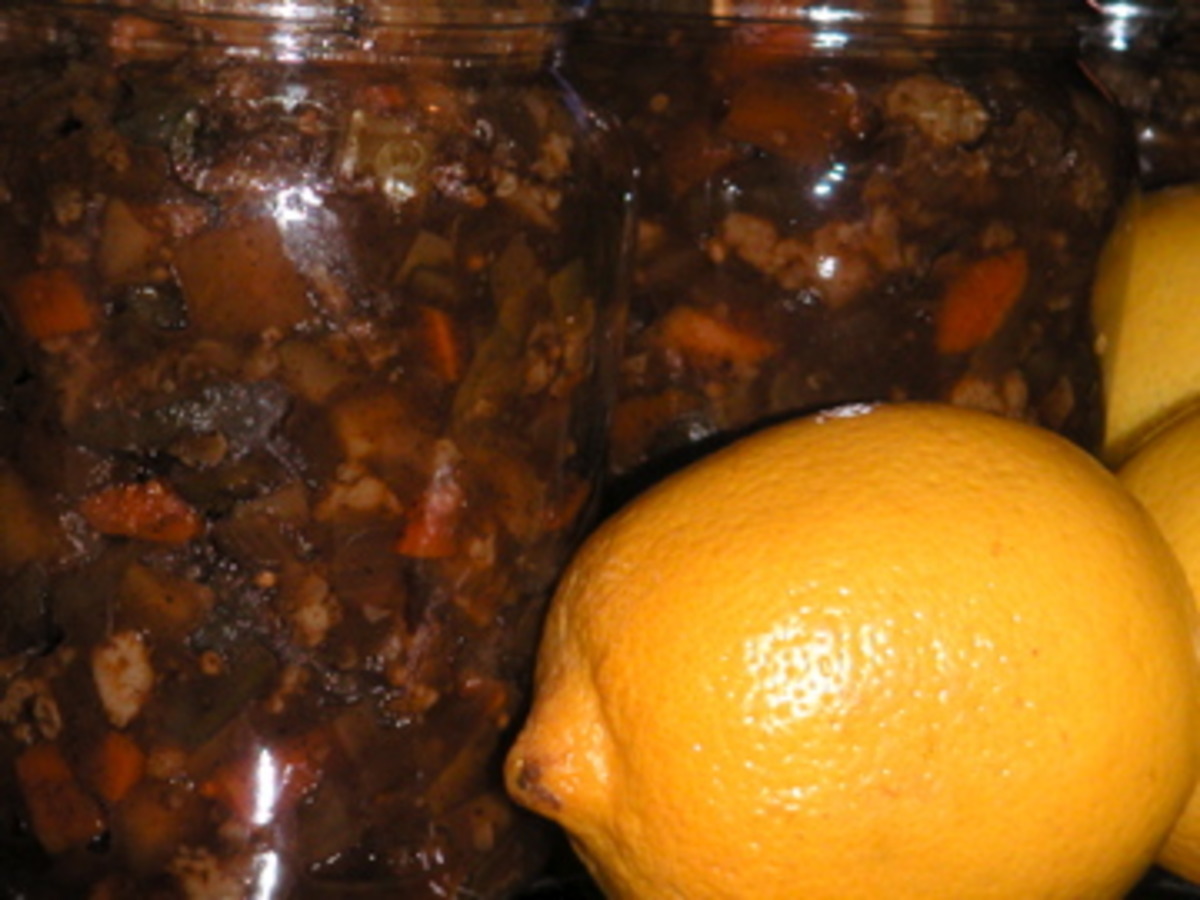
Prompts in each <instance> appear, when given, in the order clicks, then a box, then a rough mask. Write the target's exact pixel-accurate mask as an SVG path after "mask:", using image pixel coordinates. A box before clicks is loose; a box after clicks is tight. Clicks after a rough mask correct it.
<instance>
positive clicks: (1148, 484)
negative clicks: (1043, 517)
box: [1119, 410, 1200, 883]
mask: <svg viewBox="0 0 1200 900" xmlns="http://www.w3.org/2000/svg"><path fill="white" fill-rule="evenodd" d="M1119 476H1120V478H1121V481H1122V482H1124V483H1125V485H1126V486H1127V487H1128V488H1129V489H1130V490H1131V491H1132V492H1133V493H1134V495H1135V496H1137V497H1138V498H1139V499H1140V500H1141V501H1142V502H1143V503H1144V504H1145V505H1146V508H1147V509H1149V510H1150V512H1151V514H1152V515H1153V516H1154V518H1155V520H1156V521H1157V522H1158V524H1159V527H1160V528H1161V529H1162V532H1163V534H1164V535H1166V537H1167V540H1168V541H1169V542H1170V544H1171V546H1172V547H1173V548H1174V549H1175V553H1176V555H1177V556H1178V557H1179V560H1180V562H1181V563H1182V564H1183V569H1184V572H1185V573H1186V574H1187V577H1188V580H1189V582H1191V585H1192V587H1193V589H1194V590H1200V410H1197V411H1193V412H1190V413H1188V414H1186V415H1184V416H1182V417H1180V418H1179V419H1176V420H1175V421H1174V422H1172V424H1171V425H1170V426H1168V427H1167V428H1166V429H1165V430H1163V431H1160V432H1158V433H1156V434H1155V435H1153V436H1152V437H1151V438H1150V439H1149V440H1148V441H1147V442H1146V443H1145V444H1143V445H1142V446H1141V447H1140V448H1139V449H1138V451H1137V452H1136V453H1135V454H1134V455H1133V456H1132V457H1131V458H1130V459H1129V461H1128V462H1127V463H1126V464H1125V465H1124V466H1123V467H1122V468H1121V469H1120V472H1119ZM1160 861H1161V862H1162V864H1163V865H1164V866H1165V867H1166V868H1168V869H1171V870H1173V871H1174V872H1176V873H1177V874H1179V875H1182V876H1184V877H1185V878H1188V879H1190V880H1191V881H1194V882H1197V883H1200V791H1198V792H1197V793H1196V794H1195V795H1194V796H1193V797H1192V800H1191V802H1190V803H1189V804H1188V807H1187V810H1186V811H1185V812H1184V814H1183V815H1182V816H1181V817H1180V819H1179V821H1178V822H1177V823H1176V825H1175V828H1174V829H1173V830H1172V832H1171V835H1170V838H1169V839H1168V841H1167V844H1166V846H1165V847H1164V849H1163V852H1162V854H1161V855H1160Z"/></svg>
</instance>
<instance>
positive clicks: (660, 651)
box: [506, 404, 1198, 900]
mask: <svg viewBox="0 0 1200 900" xmlns="http://www.w3.org/2000/svg"><path fill="white" fill-rule="evenodd" d="M1193 627H1194V621H1193V611H1192V606H1191V596H1190V592H1189V589H1188V586H1187V583H1186V580H1185V577H1184V575H1183V572H1182V571H1181V569H1180V567H1179V563H1178V562H1177V561H1176V559H1175V558H1174V556H1173V555H1172V553H1171V551H1170V549H1169V548H1168V546H1167V544H1166V542H1165V540H1164V539H1163V537H1162V535H1161V534H1160V533H1159V531H1158V530H1157V529H1156V528H1155V526H1154V525H1153V523H1152V522H1151V520H1150V518H1149V516H1148V514H1147V513H1146V512H1145V510H1143V509H1142V507H1141V506H1140V505H1139V504H1138V503H1137V502H1136V501H1135V500H1134V499H1133V498H1132V497H1131V496H1130V494H1129V493H1128V492H1127V491H1125V490H1124V489H1123V488H1122V487H1121V486H1120V484H1119V483H1118V481H1117V480H1116V478H1115V476H1113V475H1112V474H1111V473H1110V472H1108V471H1107V470H1106V469H1105V468H1104V467H1103V466H1102V465H1100V464H1099V463H1098V462H1097V461H1095V460H1094V459H1093V458H1091V457H1089V456H1088V455H1086V454H1085V453H1084V452H1083V451H1081V450H1079V449H1077V448H1076V447H1074V446H1073V445H1071V444H1069V443H1068V442H1067V441H1065V440H1064V439H1062V438H1060V437H1057V436H1055V435H1053V434H1051V433H1050V432H1048V431H1044V430H1041V429H1037V428H1035V427H1033V426H1030V425H1025V424H1020V423H1017V422H1013V421H1008V420H1004V419H1001V418H999V417H995V416H992V415H989V414H987V413H982V412H972V411H968V410H964V409H957V408H954V407H950V406H948V405H947V406H941V405H933V404H930V405H924V404H913V405H904V404H901V405H895V406H877V407H869V408H868V407H856V408H847V409H841V410H837V411H831V412H830V413H829V414H825V415H820V416H816V417H811V418H806V419H802V420H796V421H792V422H789V423H787V424H782V425H775V426H772V427H770V428H769V429H766V430H764V431H761V432H759V433H758V434H756V435H754V436H751V437H748V438H745V439H743V440H742V441H740V442H739V443H736V444H734V445H732V446H731V447H729V448H726V449H724V450H721V451H718V452H716V453H714V454H712V455H711V456H708V457H705V458H704V459H702V460H701V461H699V462H697V463H695V464H693V465H692V466H690V467H689V468H687V469H684V470H682V471H680V472H679V473H677V474H675V475H673V476H671V477H669V478H668V479H666V480H664V481H663V482H661V483H659V484H658V485H657V486H655V487H654V488H652V489H650V490H649V491H648V492H647V493H644V494H642V495H640V496H639V497H638V498H637V499H635V500H633V501H632V502H631V503H630V504H628V505H627V506H626V507H625V508H623V509H622V510H621V511H619V512H618V513H616V514H615V515H614V516H613V517H611V518H610V519H609V520H607V521H606V522H605V523H603V524H602V525H601V526H600V527H599V528H598V529H597V530H596V531H595V532H593V534H592V535H591V536H590V538H589V539H588V540H587V541H586V542H585V544H584V546H583V547H582V548H581V550H580V552H579V553H578V554H577V556H576V557H575V559H574V560H573V562H572V563H571V565H570V566H569V567H568V571H567V572H566V574H565V576H564V579H563V581H562V583H561V585H560V588H559V590H558V592H557V593H556V595H555V597H554V600H553V602H552V604H551V608H550V611H549V614H548V619H547V622H546V626H545V632H544V636H543V641H542V646H541V651H540V656H539V662H538V670H537V676H536V692H535V699H534V704H533V708H532V710H531V712H530V715H529V718H528V719H527V721H526V723H525V725H524V728H523V730H522V731H521V733H520V734H519V736H518V738H517V741H516V743H515V745H514V747H513V748H512V750H511V752H510V755H509V757H508V759H507V763H506V777H507V783H508V786H509V790H510V791H511V792H512V794H513V796H514V797H515V798H516V799H517V800H518V801H519V802H521V803H523V804H525V805H526V806H528V807H530V808H531V809H533V810H535V811H537V812H540V813H542V814H543V815H545V816H547V817H550V818H551V819H554V820H556V821H557V822H559V823H560V824H561V825H562V826H563V827H564V828H565V829H566V831H567V832H568V834H569V835H570V836H571V838H572V841H573V843H574V844H575V845H576V847H577V848H578V850H579V852H580V855H581V856H582V858H583V859H584V861H585V862H586V863H587V865H588V866H589V868H590V869H591V870H592V872H593V873H594V875H595V876H596V878H597V880H598V882H599V883H600V885H601V887H602V888H603V889H604V890H605V892H606V893H607V894H608V895H609V896H611V897H616V898H642V900H657V898H687V900H707V898H731V900H732V898H737V900H743V898H749V897H753V898H756V900H771V898H796V897H804V898H816V900H820V898H836V900H853V898H871V900H878V898H881V897H887V898H921V900H931V898H953V900H971V898H987V897H994V898H1005V900H1012V898H1021V900H1033V898H1073V900H1078V898H1104V897H1119V896H1121V895H1122V894H1123V893H1124V892H1125V891H1126V890H1127V889H1128V888H1129V887H1130V885H1132V884H1133V883H1134V882H1135V881H1136V880H1137V878H1138V877H1139V875H1140V874H1141V873H1142V872H1143V871H1144V870H1145V869H1146V868H1147V867H1148V866H1149V864H1150V862H1151V860H1152V858H1153V857H1154V855H1155V853H1156V852H1157V850H1158V848H1159V846H1160V844H1161V843H1162V841H1163V839H1164V837H1165V836H1166V834H1167V831H1168V830H1169V828H1170V826H1171V824H1172V823H1173V821H1174V820H1175V817H1176V816H1177V815H1178V813H1179V812H1180V811H1181V810H1182V808H1183V805H1184V803H1185V801H1186V800H1187V798H1188V796H1189V794H1190V791H1191V788H1192V784H1193V782H1194V779H1195V776H1196V772H1197V748H1196V743H1195V741H1194V740H1193V736H1194V735H1195V733H1196V729H1197V724H1198V723H1197V705H1196V701H1195V698H1196V695H1197V678H1198V674H1197V662H1196V655H1195V653H1194V650H1193Z"/></svg>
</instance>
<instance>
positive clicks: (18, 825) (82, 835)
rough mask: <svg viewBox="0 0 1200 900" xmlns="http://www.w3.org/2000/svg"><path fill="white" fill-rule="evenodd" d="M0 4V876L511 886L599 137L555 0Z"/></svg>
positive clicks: (589, 416) (223, 890)
mask: <svg viewBox="0 0 1200 900" xmlns="http://www.w3.org/2000/svg"><path fill="white" fill-rule="evenodd" d="M348 10H349V8H348V7H347V6H346V5H344V4H334V3H325V2H322V0H307V2H302V3H289V4H274V3H257V2H249V0H248V2H238V0H230V2H226V3H221V4H218V5H213V4H210V3H207V2H183V3H179V2H165V0H164V2H147V3H143V4H139V5H137V6H136V7H130V6H128V5H121V6H119V7H114V6H110V5H108V4H103V3H90V2H87V3H62V4H58V3H43V2H36V3H35V2H15V3H10V4H6V5H5V7H4V9H3V10H0V65H2V66H3V70H2V71H3V72H4V77H3V78H0V241H2V242H3V245H4V247H5V248H6V249H5V253H4V254H3V258H2V259H0V596H2V597H3V606H4V610H3V614H2V616H0V816H2V820H0V893H2V894H4V895H5V896H13V897H16V896H21V897H31V898H32V897H37V898H43V897H46V898H80V897H91V898H101V897H106V898H121V897H161V898H175V897H192V898H217V897H220V898H243V897H245V898H256V900H267V898H282V897H288V898H292V897H338V898H341V897H346V896H355V897H371V896H379V897H383V896H388V897H396V896H402V897H411V898H421V897H448V896H467V895H469V896H485V897H499V896H507V895H511V894H512V893H514V892H515V891H517V890H518V889H519V888H521V887H522V886H524V885H526V884H528V883H529V882H530V881H531V880H532V879H534V878H535V877H536V876H537V874H538V873H539V872H540V871H541V870H542V869H543V867H544V865H545V861H546V858H547V855H548V854H549V852H550V847H551V845H552V843H553V840H554V835H553V833H552V832H551V831H550V828H549V826H548V825H547V824H545V823H542V822H540V821H539V820H537V819H536V818H535V817H533V816H532V815H529V814H527V813H525V812H523V811H520V810H519V809H518V808H517V807H516V806H515V805H514V804H513V803H512V802H511V801H510V800H509V799H508V798H507V796H506V795H505V792H504V789H503V786H502V780H501V772H500V763H501V757H502V752H503V750H504V748H505V746H506V742H507V739H508V737H509V735H510V734H511V732H512V730H513V728H514V727H515V723H516V722H517V721H518V719H519V716H520V715H521V713H522V711H523V709H524V708H525V706H526V703H527V696H526V694H527V688H528V682H529V678H530V668H531V665H532V654H533V651H534V644H535V640H536V637H537V634H538V630H539V628H540V623H541V617H542V616H541V614H542V609H543V606H544V604H545V602H546V600H547V599H548V593H549V591H550V589H551V587H552V585H553V584H554V582H555V580H556V578H557V576H558V573H559V571H560V569H561V567H562V565H563V564H564V563H565V560H566V557H567V555H568V553H569V552H570V550H571V549H572V548H573V546H574V545H575V543H576V542H577V541H578V539H579V538H580V536H581V535H582V533H583V532H584V530H585V529H586V528H587V526H588V523H589V522H590V520H591V518H592V515H593V511H594V509H595V507H596V496H597V488H598V483H599V478H600V474H601V473H600V469H601V461H602V456H603V452H604V446H603V445H604V440H605V423H606V420H607V412H606V411H607V408H608V403H609V400H608V398H609V397H610V395H611V390H610V385H609V381H610V373H611V371H612V370H613V368H614V362H612V361H610V360H609V359H608V356H609V355H610V354H611V350H610V348H611V347H612V346H613V345H614V341H613V328H614V325H613V323H614V321H616V318H617V315H618V310H619V307H620V302H621V299H622V266H623V264H624V263H623V260H624V259H626V258H627V256H628V254H627V250H626V240H627V236H628V235H629V234H630V233H631V228H630V219H629V209H630V204H631V189H632V186H631V184H630V182H629V178H628V175H627V174H626V170H622V169H620V168H618V167H616V166H614V165H613V159H614V158H615V157H614V156H613V155H612V154H611V153H609V152H608V151H607V150H606V149H605V148H606V146H607V142H608V141H609V140H610V136H609V134H608V132H607V131H605V130H604V129H603V128H602V127H601V124H600V120H599V118H598V117H596V116H594V115H592V113H591V112H590V111H589V109H588V107H587V106H586V105H585V104H583V103H582V102H581V101H580V99H579V97H578V96H577V94H576V93H575V92H574V91H573V90H572V89H571V88H570V86H569V85H567V84H566V83H565V82H564V80H563V79H562V77H561V75H560V74H559V73H558V72H557V70H556V67H557V60H558V58H559V55H560V51H561V46H562V42H563V30H564V28H565V27H566V26H567V25H568V24H569V23H570V22H571V21H573V20H574V19H575V18H576V17H577V16H578V15H579V14H580V13H581V7H580V5H578V4H575V3H567V2H561V3H560V2H550V0H547V2H533V0H528V2H520V3H512V4H504V5H498V4H489V3H478V4H476V3H462V2H459V3H454V4H444V5H443V4H438V3H429V2H422V3H408V2H390V3H377V4H369V5H367V6H364V7H363V8H361V9H355V10H349V12H354V15H353V16H349V15H348Z"/></svg>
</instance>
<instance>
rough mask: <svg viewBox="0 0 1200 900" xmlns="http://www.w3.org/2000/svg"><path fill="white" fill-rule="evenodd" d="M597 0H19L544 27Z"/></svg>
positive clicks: (154, 11)
mask: <svg viewBox="0 0 1200 900" xmlns="http://www.w3.org/2000/svg"><path fill="white" fill-rule="evenodd" d="M591 3H592V0H453V2H446V3H437V2H430V0H18V2H17V3H16V5H17V6H35V7H38V8H39V9H42V10H46V11H54V10H55V9H59V10H63V11H68V10H88V11H92V12H111V13H122V12H129V13H136V14H139V15H148V16H156V15H164V16H189V17H190V16H195V17H205V18H222V19H246V20H258V21H273V22H280V23H288V24H297V25H321V26H335V27H337V26H367V27H370V26H373V25H379V26H394V25H402V26H409V25H411V26H431V27H438V26H443V27H460V26H493V27H513V28H516V27H542V26H547V25H557V24H565V23H568V22H571V21H575V20H577V19H580V18H582V17H583V16H585V15H586V14H587V12H588V10H589V8H590V7H591Z"/></svg>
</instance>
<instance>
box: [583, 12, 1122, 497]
mask: <svg viewBox="0 0 1200 900" xmlns="http://www.w3.org/2000/svg"><path fill="white" fill-rule="evenodd" d="M1076 25H1077V22H1076V21H1075V20H1074V18H1073V17H1072V16H1070V15H1068V14H1066V13H1065V12H1064V11H1063V8H1062V7H1061V6H1060V5H1054V4H1046V3H1042V2H1024V3H1022V2H1010V0H944V2H938V3H935V4H923V3H922V4H918V3H909V2H903V0H878V2H871V3H865V2H864V3H854V2H848V3H834V4H819V5H816V4H810V3H805V2H792V3H786V2H715V0H714V2H712V3H709V2H701V0H646V2H641V3H639V2H636V0H611V2H601V3H600V4H599V6H598V8H597V11H596V13H595V14H594V15H593V17H591V21H590V23H589V24H587V25H586V26H585V28H584V29H583V30H582V32H581V33H580V37H579V39H578V41H577V42H576V44H575V45H574V46H573V47H572V49H571V52H570V53H569V54H568V65H569V71H570V75H571V78H572V81H573V82H574V83H575V84H576V85H577V86H578V87H579V89H580V91H581V92H582V93H584V95H585V96H587V97H589V98H590V99H592V100H593V101H595V102H596V103H597V104H599V105H601V106H603V107H607V108H608V109H609V110H611V111H612V112H613V113H614V114H615V116H616V118H617V119H619V120H620V121H622V122H623V123H624V126H625V127H626V129H627V131H628V133H629V135H630V140H631V142H633V144H634V146H633V150H634V152H635V154H636V155H637V157H638V159H639V163H640V166H641V170H640V196H639V205H640V214H639V226H638V234H637V241H638V248H637V262H636V265H635V271H634V282H633V289H632V292H631V309H630V317H629V328H628V332H627V337H626V347H625V353H624V358H623V361H622V365H621V372H620V377H619V386H618V400H617V406H616V409H615V413H614V423H613V430H612V438H611V444H610V452H611V457H610V459H611V462H610V470H611V471H610V475H611V477H612V478H613V480H614V483H616V484H617V485H625V489H626V490H630V491H632V490H636V489H638V488H639V486H640V485H642V484H644V483H645V482H647V481H649V480H651V479H653V478H654V477H657V475H658V474H659V473H661V472H662V471H664V470H666V469H670V468H672V467H674V466H675V465H677V464H679V463H681V462H684V461H686V460H688V459H690V458H691V457H692V456H693V455H694V454H696V453H699V452H704V451H706V450H707V449H708V448H709V447H711V446H712V445H713V444H714V443H715V442H720V441H723V440H726V439H727V438H728V437H730V436H731V435H736V434H738V433H740V432H742V431H744V430H745V429H747V428H751V427H754V426H756V425H758V424H761V423H762V422H764V421H767V420H770V419H772V418H774V417H778V416H782V415H786V414H792V413H795V412H803V411H808V410H813V409H817V408H820V407H823V406H829V405H833V404H838V403H846V402H855V401H871V400H881V399H905V398H916V399H936V400H945V401H949V402H953V403H957V404H962V405H967V406H972V407H978V408H982V409H987V410H992V411H995V412H997V413H1000V414H1003V415H1007V416H1012V417H1016V418H1020V419H1025V420H1029V421H1032V422H1036V423H1039V424H1041V425H1044V426H1046V427H1048V428H1052V429H1054V430H1056V431H1059V432H1061V433H1063V434H1065V435H1067V436H1069V437H1070V438H1071V439H1073V440H1075V441H1077V442H1079V443H1080V444H1082V445H1084V446H1086V447H1088V448H1089V449H1091V448H1094V447H1095V445H1096V443H1097V441H1098V437H1099V432H1100V424H1101V416H1102V410H1101V402H1102V401H1101V393H1100V389H1099V376H1098V370H1097V361H1096V358H1095V353H1094V348H1093V335H1092V328H1091V322H1090V313H1089V299H1088V297H1089V289H1090V284H1091V281H1092V276H1093V271H1094V268H1095V264H1096V260H1097V256H1098V253H1099V251H1100V249H1101V246H1102V245H1103V243H1104V240H1105V237H1106V235H1107V234H1108V232H1109V230H1110V228H1111V227H1112V223H1113V220H1114V218H1115V215H1116V213H1117V211H1118V209H1119V207H1120V206H1121V204H1122V202H1123V200H1124V198H1125V196H1126V194H1127V192H1128V190H1129V188H1130V184H1131V179H1132V160H1133V148H1132V144H1131V140H1130V139H1129V137H1128V135H1127V134H1126V133H1125V132H1124V131H1123V130H1122V128H1121V120H1120V117H1119V115H1118V114H1117V112H1116V111H1115V110H1114V109H1113V108H1112V106H1111V104H1110V103H1109V102H1107V100H1106V98H1105V97H1104V96H1103V95H1102V94H1101V92H1099V91H1098V90H1097V89H1096V88H1095V87H1094V85H1093V84H1092V83H1091V81H1090V80H1089V79H1088V78H1086V77H1085V76H1084V74H1083V73H1082V72H1081V71H1080V70H1079V67H1078V65H1077V62H1076V58H1075V52H1074V43H1075V31H1074V29H1075V27H1076ZM615 490H616V493H617V496H624V494H625V491H624V490H622V488H620V487H617V488H616V489H615Z"/></svg>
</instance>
